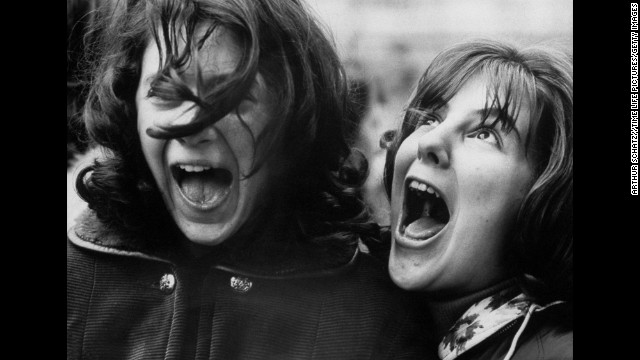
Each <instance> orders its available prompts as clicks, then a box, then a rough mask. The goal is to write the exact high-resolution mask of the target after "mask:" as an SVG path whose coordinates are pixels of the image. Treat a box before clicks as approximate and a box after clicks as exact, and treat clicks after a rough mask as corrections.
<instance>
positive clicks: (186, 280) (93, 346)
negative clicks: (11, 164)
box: [67, 215, 436, 359]
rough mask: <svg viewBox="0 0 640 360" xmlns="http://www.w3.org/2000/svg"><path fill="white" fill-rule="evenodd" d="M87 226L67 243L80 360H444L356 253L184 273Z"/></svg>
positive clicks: (71, 339)
mask: <svg viewBox="0 0 640 360" xmlns="http://www.w3.org/2000/svg"><path fill="white" fill-rule="evenodd" d="M130 244H131V243H130V242H125V241H123V239H122V238H121V236H120V234H118V233H114V232H113V231H110V230H107V229H106V228H105V226H103V225H101V224H100V222H99V221H97V219H96V218H95V216H92V215H89V216H86V217H85V218H84V219H83V220H80V223H79V224H78V225H76V226H75V227H74V228H72V229H71V230H70V231H69V232H68V241H67V357H68V358H70V359H435V358H436V354H435V352H434V353H433V354H431V355H430V354H428V353H427V352H426V351H427V350H426V349H425V347H426V344H425V342H424V341H422V340H421V337H422V336H423V335H424V334H425V331H424V329H423V328H422V326H423V325H425V324H424V320H423V319H422V318H421V316H419V314H418V313H417V312H415V310H416V309H418V308H420V304H418V303H417V302H416V301H415V300H414V299H413V298H412V294H409V293H406V292H404V291H401V290H399V289H397V288H396V287H395V286H394V285H393V284H392V283H391V282H390V280H389V278H388V276H387V273H386V269H385V266H384V264H383V263H381V262H378V261H376V260H375V259H374V258H372V257H371V256H370V255H368V254H366V253H364V252H363V251H362V250H358V248H356V249H355V250H354V253H353V257H352V258H351V260H350V261H348V262H346V263H344V264H341V265H339V266H335V267H332V268H325V269H320V270H317V269H314V270H309V269H305V268H304V266H297V267H295V268H290V269H288V270H287V271H282V270H279V271H278V272H274V273H272V274H268V273H264V272H263V273H253V272H251V271H247V270H243V268H242V267H240V266H238V267H233V266H228V265H221V264H215V263H214V264H206V265H203V264H199V265H197V266H196V265H192V264H189V263H176V262H173V261H171V260H168V259H166V258H163V257H159V256H157V255H154V254H152V253H149V252H145V251H144V249H137V248H135V247H131V245H130Z"/></svg>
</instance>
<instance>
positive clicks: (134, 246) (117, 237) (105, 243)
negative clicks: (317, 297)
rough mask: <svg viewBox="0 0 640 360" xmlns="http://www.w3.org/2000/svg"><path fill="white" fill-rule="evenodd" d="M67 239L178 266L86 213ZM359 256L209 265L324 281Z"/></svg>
mask: <svg viewBox="0 0 640 360" xmlns="http://www.w3.org/2000/svg"><path fill="white" fill-rule="evenodd" d="M67 238H68V239H69V241H70V242H71V243H73V244H74V245H76V246H79V247H81V248H84V249H87V250H91V251H95V252H99V253H104V254H110V255H116V256H126V257H134V258H139V259H145V260H152V261H160V262H164V263H168V264H172V265H177V261H176V257H175V256H174V254H172V251H171V249H168V248H158V249H149V248H148V246H146V245H145V243H144V242H142V241H140V240H139V239H137V238H136V237H134V236H127V235H126V234H124V233H122V232H121V231H117V230H115V229H113V228H110V227H109V226H108V225H106V224H104V223H103V222H102V221H100V220H99V219H98V218H97V216H96V214H95V213H94V212H93V211H90V210H87V211H85V212H84V213H83V214H82V215H80V216H79V217H78V220H77V222H76V224H75V226H73V227H71V229H69V230H68V231H67ZM362 252H364V253H367V252H368V249H367V248H366V246H365V245H364V244H363V243H362V242H358V245H357V246H355V247H354V249H353V255H352V256H351V257H350V258H349V259H345V260H344V261H342V262H335V261H331V262H329V263H322V262H304V261H300V260H298V259H291V261H290V262H288V263H283V264H278V265H277V266H274V267H273V268H265V267H259V268H257V267H255V266H248V265H244V264H235V263H230V262H229V261H225V260H224V259H222V260H221V261H214V262H212V263H211V267H213V268H217V269H220V270H224V271H228V272H234V273H237V274H240V275H245V276H253V277H256V278H268V279H280V278H282V279H291V278H313V277H324V276H329V275H333V274H337V273H342V272H346V271H348V270H349V269H351V268H352V267H353V266H354V265H355V263H356V261H357V260H358V258H359V256H360V253H362Z"/></svg>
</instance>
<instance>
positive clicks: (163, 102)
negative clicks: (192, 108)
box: [146, 86, 183, 110]
mask: <svg viewBox="0 0 640 360" xmlns="http://www.w3.org/2000/svg"><path fill="white" fill-rule="evenodd" d="M146 97H147V99H149V100H150V101H151V103H152V104H153V105H155V106H156V107H159V108H161V109H164V110H167V109H174V108H177V107H178V106H180V105H181V104H182V103H183V101H182V100H176V99H167V98H165V97H164V96H163V95H162V94H161V93H159V92H158V91H157V90H156V89H154V87H153V86H151V87H149V91H147V96H146Z"/></svg>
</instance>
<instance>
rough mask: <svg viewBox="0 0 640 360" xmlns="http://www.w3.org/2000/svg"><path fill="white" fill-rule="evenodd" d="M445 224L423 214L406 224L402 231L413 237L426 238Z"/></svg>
mask: <svg viewBox="0 0 640 360" xmlns="http://www.w3.org/2000/svg"><path fill="white" fill-rule="evenodd" d="M445 225H446V224H443V223H441V222H438V221H437V220H436V219H434V218H432V217H426V216H423V217H421V218H419V219H418V220H416V221H414V222H412V223H411V224H409V225H407V227H406V229H405V230H404V233H405V235H407V236H409V237H412V238H414V239H428V238H430V237H432V236H433V235H435V234H437V233H438V232H439V231H440V230H442V228H443V227H444V226H445Z"/></svg>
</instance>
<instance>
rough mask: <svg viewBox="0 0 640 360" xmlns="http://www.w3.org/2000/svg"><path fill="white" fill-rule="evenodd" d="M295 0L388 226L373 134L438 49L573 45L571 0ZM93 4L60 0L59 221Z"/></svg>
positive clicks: (72, 162)
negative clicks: (63, 45)
mask: <svg viewBox="0 0 640 360" xmlns="http://www.w3.org/2000/svg"><path fill="white" fill-rule="evenodd" d="M303 1H305V2H306V3H307V4H308V6H309V8H310V9H311V10H312V12H314V13H315V14H316V16H317V17H318V18H319V19H320V21H321V22H322V23H323V24H324V25H325V26H326V27H327V30H328V31H329V32H330V33H331V35H332V36H333V38H334V40H335V43H336V46H337V48H338V53H339V55H340V56H341V58H342V60H343V63H344V64H345V68H346V71H347V76H348V77H349V79H350V81H351V84H352V88H353V89H354V94H355V95H356V96H357V98H358V102H359V104H360V105H361V106H360V107H359V108H358V109H356V110H357V111H356V119H355V120H356V121H357V125H358V126H357V128H356V133H355V139H354V146H356V147H357V148H358V149H360V150H361V151H362V152H363V153H364V154H365V155H366V156H367V158H368V159H369V164H370V175H369V178H368V180H367V183H366V186H365V197H366V200H367V202H368V203H369V205H370V206H371V209H372V212H373V214H374V216H375V217H376V219H377V221H378V222H379V223H380V224H382V225H388V224H389V205H388V201H387V199H386V196H385V195H384V190H383V188H382V168H383V166H384V152H383V151H382V149H380V147H379V139H380V135H381V134H382V133H383V132H384V131H386V130H390V129H394V128H395V127H396V126H397V125H398V123H399V121H400V120H401V116H402V110H403V108H404V106H405V102H406V101H407V100H408V97H409V95H410V94H411V91H412V89H413V86H414V84H415V83H416V81H417V79H418V77H419V76H420V75H421V73H422V72H423V71H424V69H426V67H427V65H428V64H429V63H430V61H431V60H432V59H433V57H434V56H435V55H436V54H437V53H438V52H440V51H441V50H443V49H444V48H445V47H448V46H450V45H452V44H454V43H457V42H460V41H463V40H466V39H472V38H493V39H499V40H506V41H509V42H511V43H515V44H519V45H528V44H534V43H540V42H555V43H558V44H559V45H560V46H563V47H565V48H567V49H569V50H571V49H572V47H573V2H572V0H446V1H445V0H303ZM99 3H100V2H99V0H85V1H77V0H67V46H68V49H67V227H69V226H70V224H72V222H73V219H74V218H75V216H77V214H78V213H79V212H80V211H81V210H82V209H83V208H84V204H83V203H82V201H80V200H79V199H78V197H77V195H76V194H75V191H74V190H73V186H72V182H73V178H74V173H75V171H77V168H78V167H79V166H80V164H83V163H86V162H87V161H90V159H91V157H92V156H95V154H93V153H90V154H85V153H86V152H87V151H88V149H87V147H86V145H84V144H83V142H82V135H81V134H82V125H81V124H80V123H78V119H79V116H78V114H79V113H78V110H79V109H80V108H81V106H82V102H83V97H82V86H81V85H80V84H79V83H77V81H76V80H75V76H76V63H77V61H78V59H80V57H81V56H82V51H83V47H82V42H81V36H82V35H83V30H84V25H83V24H84V23H86V22H89V21H90V20H91V15H90V14H91V10H92V9H93V8H94V7H95V5H96V4H99ZM80 19H83V22H80V23H78V20H80Z"/></svg>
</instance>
